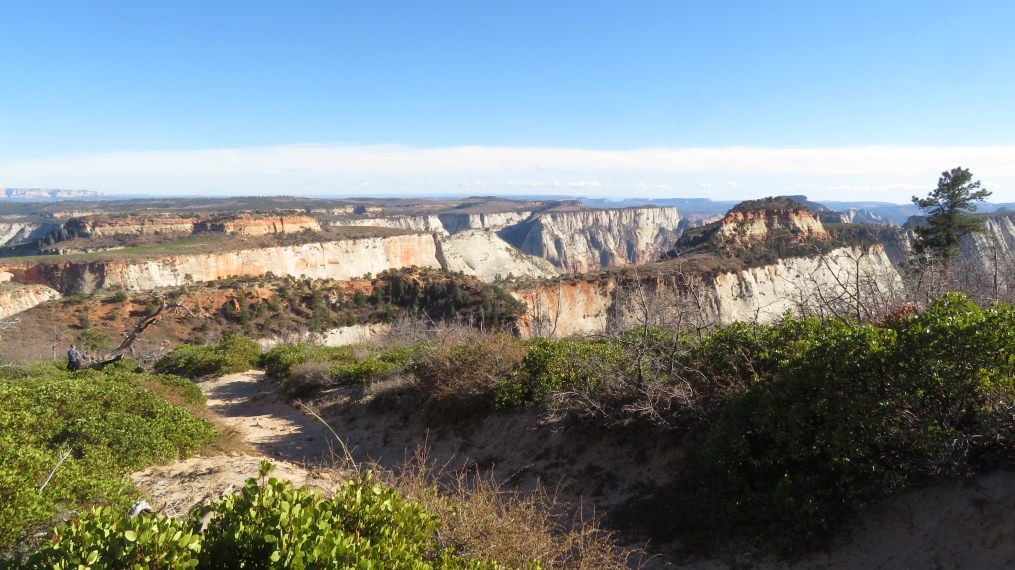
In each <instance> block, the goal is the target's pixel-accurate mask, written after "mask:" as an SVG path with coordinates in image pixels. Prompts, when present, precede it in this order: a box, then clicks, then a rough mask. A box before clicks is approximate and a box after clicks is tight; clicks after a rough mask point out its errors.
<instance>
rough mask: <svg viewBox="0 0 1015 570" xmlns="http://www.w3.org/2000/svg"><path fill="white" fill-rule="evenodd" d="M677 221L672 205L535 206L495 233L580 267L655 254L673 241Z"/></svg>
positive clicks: (559, 263)
mask: <svg viewBox="0 0 1015 570" xmlns="http://www.w3.org/2000/svg"><path fill="white" fill-rule="evenodd" d="M679 225H680V218H679V216H678V214H677V209H676V208H673V207H665V208H657V207H654V206H651V207H639V208H625V209H622V210H588V209H583V210H563V211H549V212H540V213H537V214H535V215H534V216H533V217H532V219H531V220H529V221H527V222H524V223H521V224H518V225H515V226H512V227H510V228H505V229H504V230H501V231H500V232H499V233H500V235H501V237H503V238H504V239H505V240H506V241H508V242H509V243H511V244H513V245H515V246H516V247H518V249H519V250H521V251H522V252H523V253H527V254H529V255H534V256H536V257H542V258H543V259H546V260H548V261H549V262H550V263H552V264H553V265H554V266H555V267H557V268H558V269H560V270H561V271H565V272H568V273H584V272H587V271H595V270H598V269H602V268H605V267H618V266H626V265H638V264H643V263H649V262H652V261H656V260H658V259H659V257H660V256H661V255H662V254H664V253H665V252H667V251H669V250H670V249H671V248H672V247H673V245H674V244H675V243H676V238H677V228H678V226H679Z"/></svg>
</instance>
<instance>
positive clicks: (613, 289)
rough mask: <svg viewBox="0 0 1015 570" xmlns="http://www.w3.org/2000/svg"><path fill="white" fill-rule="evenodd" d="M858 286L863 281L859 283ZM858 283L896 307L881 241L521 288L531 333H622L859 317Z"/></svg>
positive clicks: (525, 325) (871, 298) (895, 277)
mask: <svg viewBox="0 0 1015 570" xmlns="http://www.w3.org/2000/svg"><path fill="white" fill-rule="evenodd" d="M858 284H859V285H858ZM857 286H859V287H861V288H862V290H861V291H860V295H861V298H862V299H861V301H862V303H864V304H865V305H866V307H867V308H870V306H872V305H874V304H879V303H880V304H885V305H887V304H889V303H890V302H891V300H892V298H893V296H894V293H895V292H896V291H898V290H899V288H900V287H901V277H900V276H899V273H898V271H897V270H896V268H895V265H894V264H893V263H892V261H891V259H889V257H888V255H887V254H886V253H885V250H884V248H883V247H881V246H873V247H870V248H868V249H863V248H859V247H847V248H840V249H836V250H833V251H832V252H830V253H828V254H826V255H822V256H815V257H795V258H788V259H782V260H779V261H778V262H777V263H774V264H771V265H765V266H761V267H753V268H749V269H745V270H742V271H737V272H725V273H718V274H710V273H704V274H702V273H697V274H687V273H681V272H679V271H677V270H676V269H674V270H673V271H671V272H665V271H659V270H656V271H654V272H653V273H652V274H651V275H645V276H642V277H639V276H638V275H637V274H635V273H634V272H631V273H629V274H628V275H625V276H621V275H618V274H615V273H614V274H611V275H608V276H603V277H602V278H600V279H596V280H591V281H584V280H579V281H563V280H561V281H559V282H556V283H554V282H544V283H541V284H539V285H537V286H534V287H531V288H529V289H525V290H521V291H518V292H517V293H516V296H517V298H518V299H519V300H520V301H522V302H523V303H524V304H525V305H526V306H527V308H528V314H527V316H526V317H525V318H524V319H522V321H521V322H520V323H519V332H520V334H521V335H522V336H524V337H534V336H550V337H564V336H569V335H589V334H601V333H609V332H617V331H621V330H625V329H628V328H631V327H634V326H641V325H645V324H649V325H659V326H670V327H678V328H687V327H701V326H711V325H716V324H725V323H730V322H733V321H742V320H748V321H760V322H773V321H776V320H778V319H780V318H781V317H782V315H784V314H785V313H786V312H787V311H789V312H792V313H796V314H810V313H815V312H816V313H819V314H829V315H830V314H844V315H845V316H852V313H853V311H854V310H856V307H854V306H853V297H851V295H852V294H853V292H854V290H855V288H856V287H857Z"/></svg>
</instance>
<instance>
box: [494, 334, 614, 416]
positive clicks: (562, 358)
mask: <svg viewBox="0 0 1015 570" xmlns="http://www.w3.org/2000/svg"><path fill="white" fill-rule="evenodd" d="M525 349H526V351H525V356H524V358H523V359H522V360H521V362H520V365H519V367H518V369H517V371H516V372H515V373H514V374H511V375H510V376H508V375H505V376H504V378H505V379H504V380H503V381H502V382H500V383H499V385H498V387H497V388H498V389H497V396H496V402H497V407H499V408H507V407H511V406H517V405H521V404H525V403H529V402H534V401H538V400H544V399H546V398H547V397H549V396H551V395H554V394H561V393H565V392H566V393H578V394H581V395H582V396H584V397H587V398H592V399H599V398H598V396H599V395H601V394H603V393H604V392H606V391H607V390H609V388H610V385H612V384H631V383H632V372H633V370H632V362H631V360H630V359H629V357H628V356H629V355H628V354H627V353H626V352H625V350H624V348H623V346H622V345H620V344H618V343H617V342H615V341H611V340H605V339H604V340H583V339H563V340H550V339H544V338H539V339H535V340H532V341H529V342H528V343H526V346H525Z"/></svg>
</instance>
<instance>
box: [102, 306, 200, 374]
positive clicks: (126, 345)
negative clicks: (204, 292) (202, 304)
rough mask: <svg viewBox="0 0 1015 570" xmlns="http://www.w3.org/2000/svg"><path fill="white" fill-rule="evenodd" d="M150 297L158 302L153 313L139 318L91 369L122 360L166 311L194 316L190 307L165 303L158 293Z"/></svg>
mask: <svg viewBox="0 0 1015 570" xmlns="http://www.w3.org/2000/svg"><path fill="white" fill-rule="evenodd" d="M151 297H152V298H153V299H157V300H158V308H157V309H155V312H154V313H152V314H150V315H145V316H143V317H141V319H140V320H139V321H138V322H137V324H136V325H134V329H133V330H131V331H130V332H127V333H124V338H123V342H121V343H120V346H118V347H116V348H114V349H113V350H112V351H111V352H110V353H109V354H107V355H106V356H105V358H103V359H102V360H100V361H98V362H96V363H95V364H93V365H92V367H94V368H99V369H101V368H102V367H103V366H106V365H107V364H109V363H111V362H116V361H117V360H120V359H122V358H123V355H124V353H126V352H127V351H129V350H131V347H133V346H134V343H135V342H136V341H137V340H138V339H139V338H140V337H141V333H143V332H144V331H145V329H147V328H148V327H149V326H151V325H153V324H155V323H157V322H159V321H160V320H162V316H163V314H164V313H166V312H167V311H172V312H173V314H177V313H179V312H180V310H181V309H182V310H183V311H186V312H187V314H188V315H190V316H192V317H193V316H196V315H194V312H193V311H191V310H190V307H188V306H187V305H184V304H183V303H182V302H180V301H178V300H175V299H174V300H172V301H167V300H166V297H165V295H160V294H158V293H151Z"/></svg>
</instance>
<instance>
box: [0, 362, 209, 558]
mask: <svg viewBox="0 0 1015 570" xmlns="http://www.w3.org/2000/svg"><path fill="white" fill-rule="evenodd" d="M170 400H172V401H174V402H178V403H179V404H181V405H182V406H186V405H192V406H200V405H202V404H203V402H204V397H203V396H202V395H201V392H200V390H198V389H197V387H195V386H194V385H193V384H191V383H190V382H188V381H186V380H183V379H181V378H178V377H175V376H168V375H160V376H156V375H148V374H141V373H137V372H136V371H135V367H134V365H133V364H131V363H129V362H127V361H121V362H118V363H116V364H114V365H111V366H107V367H106V369H105V370H103V371H101V372H100V371H97V370H82V371H79V372H74V373H71V372H67V371H65V370H63V369H60V368H57V367H56V366H54V365H52V364H49V363H39V364H33V365H26V366H7V367H3V368H0V465H3V469H2V470H0V512H2V513H3V516H2V517H0V552H2V551H4V550H6V549H9V548H12V547H14V546H15V545H16V544H18V543H19V541H23V540H25V539H26V537H28V536H30V535H31V534H33V533H34V532H36V531H38V530H40V529H44V528H47V527H49V526H51V525H52V524H53V522H54V520H58V519H60V518H63V517H65V516H67V514H68V513H70V512H72V511H75V510H77V509H81V508H84V507H88V506H90V505H97V504H98V505H101V504H110V505H117V506H122V505H123V504H124V503H125V502H127V501H130V500H132V499H133V497H135V496H136V492H135V491H134V490H133V486H132V485H130V484H129V483H127V482H126V480H125V476H126V475H127V474H128V473H131V472H133V471H136V470H138V469H141V468H143V467H146V466H148V465H150V464H152V463H155V462H160V461H171V460H174V459H176V458H179V457H187V456H189V455H192V454H193V453H194V452H195V451H197V450H198V449H199V448H200V447H201V446H202V445H204V444H206V443H209V442H211V441H212V440H213V438H214V437H215V435H216V433H217V432H216V430H215V428H214V427H213V426H212V425H211V424H210V423H209V422H207V421H205V420H203V419H198V418H195V417H194V416H193V415H192V414H191V413H190V412H189V411H188V410H187V409H185V408H184V407H181V406H177V405H174V404H172V403H170ZM54 517H56V518H54Z"/></svg>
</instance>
